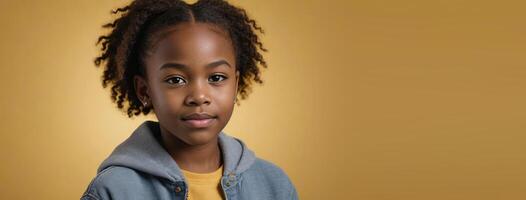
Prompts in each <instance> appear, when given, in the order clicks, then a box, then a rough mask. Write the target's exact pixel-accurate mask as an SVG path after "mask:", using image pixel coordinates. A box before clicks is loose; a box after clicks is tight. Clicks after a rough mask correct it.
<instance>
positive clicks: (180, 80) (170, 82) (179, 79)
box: [166, 76, 184, 85]
mask: <svg viewBox="0 0 526 200" xmlns="http://www.w3.org/2000/svg"><path fill="white" fill-rule="evenodd" d="M174 81H175V82H174ZM166 82H167V83H168V84H171V85H173V84H181V83H182V82H184V79H182V78H181V77H178V76H176V77H171V78H168V79H166Z"/></svg>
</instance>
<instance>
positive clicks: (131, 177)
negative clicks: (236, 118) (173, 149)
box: [81, 121, 298, 200]
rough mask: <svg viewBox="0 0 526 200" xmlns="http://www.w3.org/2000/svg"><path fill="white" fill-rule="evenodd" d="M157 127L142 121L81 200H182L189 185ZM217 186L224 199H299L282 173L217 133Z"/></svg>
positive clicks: (248, 150)
mask: <svg viewBox="0 0 526 200" xmlns="http://www.w3.org/2000/svg"><path fill="white" fill-rule="evenodd" d="M159 138H160V129H159V123H158V122H155V121H145V122H143V123H142V124H141V125H140V126H139V127H138V128H137V129H136V130H135V131H133V133H132V134H131V136H130V137H129V138H128V139H126V140H125V141H124V142H123V143H121V144H120V145H118V146H117V147H116V148H115V150H114V151H113V152H112V153H111V155H110V156H109V157H108V158H106V160H104V162H102V164H101V165H100V166H99V168H98V170H97V175H96V176H95V178H93V180H92V181H91V182H90V184H89V185H88V187H87V189H86V191H85V192H84V194H83V195H82V197H81V199H82V200H97V199H98V200H103V199H104V200H109V199H115V200H121V199H122V200H135V199H137V200H139V199H141V200H143V199H158V200H165V199H166V200H168V199H170V200H172V199H173V200H179V199H181V200H182V199H186V196H187V194H188V183H187V182H186V180H185V177H184V176H183V174H182V172H181V170H180V168H179V166H178V165H177V163H176V162H175V161H174V160H173V158H172V157H171V156H170V155H169V154H168V152H166V150H165V149H164V148H163V147H162V146H161V144H160V143H159V141H160V139H159ZM219 145H220V147H221V152H222V155H223V168H224V171H223V175H222V177H221V187H222V189H223V195H224V197H226V198H225V199H227V200H242V199H249V200H260V199H261V200H263V199H298V194H297V192H296V189H295V187H294V185H293V184H292V182H291V181H290V179H289V178H288V176H287V175H286V174H285V172H284V171H283V170H282V169H281V168H279V167H278V166H276V165H274V164H273V163H271V162H269V161H266V160H263V159H261V158H258V157H256V155H255V154H254V152H253V151H251V150H250V149H248V148H247V146H246V145H245V144H244V143H243V142H242V141H241V140H240V139H237V138H234V137H231V136H229V135H227V134H225V133H224V132H223V131H221V132H220V133H219Z"/></svg>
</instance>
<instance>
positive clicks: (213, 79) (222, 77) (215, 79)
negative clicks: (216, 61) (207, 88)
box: [209, 74, 227, 82]
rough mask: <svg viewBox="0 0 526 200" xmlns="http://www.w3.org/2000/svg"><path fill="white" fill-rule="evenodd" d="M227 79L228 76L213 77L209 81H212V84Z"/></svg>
mask: <svg viewBox="0 0 526 200" xmlns="http://www.w3.org/2000/svg"><path fill="white" fill-rule="evenodd" d="M225 79H227V78H226V76H223V75H217V74H216V75H212V76H211V77H210V79H209V80H212V82H219V81H223V80H225Z"/></svg>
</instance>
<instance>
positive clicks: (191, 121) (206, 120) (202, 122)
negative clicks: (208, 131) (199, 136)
mask: <svg viewBox="0 0 526 200" xmlns="http://www.w3.org/2000/svg"><path fill="white" fill-rule="evenodd" d="M215 120H216V117H215V116H212V115H210V114H208V113H192V114H190V115H186V116H184V117H183V118H182V121H183V123H184V124H185V125H186V126H188V127H190V128H206V127H210V126H211V125H212V123H213V122H214V121H215Z"/></svg>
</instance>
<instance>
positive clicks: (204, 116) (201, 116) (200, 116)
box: [183, 113, 215, 120]
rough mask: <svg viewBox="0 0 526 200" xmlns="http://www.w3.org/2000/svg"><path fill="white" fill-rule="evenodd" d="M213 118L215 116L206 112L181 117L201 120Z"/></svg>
mask: <svg viewBox="0 0 526 200" xmlns="http://www.w3.org/2000/svg"><path fill="white" fill-rule="evenodd" d="M211 118H215V116H212V115H211V114H208V113H192V114H189V115H186V116H184V117H183V120H203V119H211Z"/></svg>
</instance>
